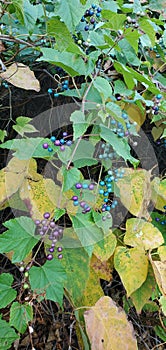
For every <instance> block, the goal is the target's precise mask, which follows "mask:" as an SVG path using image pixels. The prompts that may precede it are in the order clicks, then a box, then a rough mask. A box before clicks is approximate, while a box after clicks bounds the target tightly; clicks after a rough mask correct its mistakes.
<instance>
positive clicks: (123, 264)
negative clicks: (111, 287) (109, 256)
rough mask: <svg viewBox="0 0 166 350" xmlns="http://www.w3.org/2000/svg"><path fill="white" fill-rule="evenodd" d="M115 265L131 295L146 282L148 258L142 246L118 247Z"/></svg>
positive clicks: (128, 293)
mask: <svg viewBox="0 0 166 350" xmlns="http://www.w3.org/2000/svg"><path fill="white" fill-rule="evenodd" d="M114 266H115V269H116V270H117V272H118V274H119V275H120V278H121V280H122V283H123V285H124V287H125V289H126V291H127V295H128V296H130V295H131V294H132V293H133V292H134V291H135V290H137V289H138V288H140V286H141V285H142V284H143V283H144V282H145V280H146V278H147V273H148V259H147V256H146V255H145V251H144V249H142V248H141V247H135V248H131V249H128V248H125V247H117V248H116V249H115V255H114Z"/></svg>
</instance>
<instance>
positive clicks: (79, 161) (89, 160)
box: [72, 140, 97, 168]
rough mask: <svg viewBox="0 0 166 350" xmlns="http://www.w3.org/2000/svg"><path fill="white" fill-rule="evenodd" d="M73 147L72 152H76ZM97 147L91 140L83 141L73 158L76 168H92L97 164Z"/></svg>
mask: <svg viewBox="0 0 166 350" xmlns="http://www.w3.org/2000/svg"><path fill="white" fill-rule="evenodd" d="M74 148H75V145H73V147H72V150H74ZM94 152H95V147H94V145H93V144H92V143H91V142H90V141H89V140H81V142H80V143H79V145H78V147H77V149H76V152H75V154H74V157H73V163H74V166H75V167H77V168H82V167H84V166H88V165H89V166H90V165H93V164H97V160H96V159H95V158H94Z"/></svg>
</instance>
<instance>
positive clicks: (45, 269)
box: [29, 259, 66, 306]
mask: <svg viewBox="0 0 166 350" xmlns="http://www.w3.org/2000/svg"><path fill="white" fill-rule="evenodd" d="M29 279H30V285H31V288H32V290H33V291H34V292H36V293H37V294H38V295H39V294H43V296H44V297H45V298H46V299H48V300H52V301H55V302H58V303H59V305H60V306H62V301H63V287H64V283H65V280H66V273H65V270H64V268H63V266H62V264H61V262H60V261H58V260H57V259H53V260H51V261H47V262H46V263H45V264H44V265H42V266H40V267H35V266H33V267H32V268H31V269H30V271H29Z"/></svg>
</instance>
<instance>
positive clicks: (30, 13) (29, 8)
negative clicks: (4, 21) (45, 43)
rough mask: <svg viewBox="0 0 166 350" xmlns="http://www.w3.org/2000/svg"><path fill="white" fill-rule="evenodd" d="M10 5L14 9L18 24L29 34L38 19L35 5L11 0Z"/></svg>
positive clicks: (19, 0)
mask: <svg viewBox="0 0 166 350" xmlns="http://www.w3.org/2000/svg"><path fill="white" fill-rule="evenodd" d="M12 5H13V6H14V7H15V10H16V15H17V17H18V19H19V21H20V23H21V24H22V25H24V26H25V28H26V29H27V30H28V31H29V32H31V31H32V30H33V28H34V26H35V23H36V20H37V17H38V7H37V5H32V4H31V3H30V2H29V0H13V1H12Z"/></svg>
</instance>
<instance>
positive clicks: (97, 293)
mask: <svg viewBox="0 0 166 350" xmlns="http://www.w3.org/2000/svg"><path fill="white" fill-rule="evenodd" d="M103 295H104V292H103V290H102V288H101V286H100V279H99V277H98V274H97V273H96V272H95V271H94V270H93V269H92V268H91V269H90V274H89V277H88V279H87V282H86V287H85V289H84V291H83V293H82V295H80V298H79V300H78V301H77V305H78V306H81V305H86V306H92V305H94V304H95V303H96V301H97V300H98V299H99V298H100V297H102V296H103Z"/></svg>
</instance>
